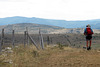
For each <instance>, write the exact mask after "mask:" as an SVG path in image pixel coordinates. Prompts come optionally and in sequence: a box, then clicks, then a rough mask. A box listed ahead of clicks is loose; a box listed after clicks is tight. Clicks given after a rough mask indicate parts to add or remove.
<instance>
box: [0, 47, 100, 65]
mask: <svg viewBox="0 0 100 67" xmlns="http://www.w3.org/2000/svg"><path fill="white" fill-rule="evenodd" d="M13 51H14V52H13V53H6V54H7V56H4V55H3V54H2V55H0V67H100V51H99V50H90V51H87V50H83V49H77V48H70V47H63V49H60V48H59V47H58V46H53V47H52V46H49V47H46V48H45V50H37V49H36V48H34V47H33V46H28V47H25V48H24V47H23V46H19V47H18V48H14V49H13ZM7 59H10V60H12V62H13V63H5V62H3V61H4V60H7Z"/></svg>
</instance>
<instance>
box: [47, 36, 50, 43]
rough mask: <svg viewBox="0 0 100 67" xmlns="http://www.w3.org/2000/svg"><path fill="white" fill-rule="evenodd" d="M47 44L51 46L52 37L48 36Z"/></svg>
mask: <svg viewBox="0 0 100 67" xmlns="http://www.w3.org/2000/svg"><path fill="white" fill-rule="evenodd" d="M47 44H48V45H49V44H50V37H49V36H47Z"/></svg>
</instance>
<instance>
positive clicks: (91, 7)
mask: <svg viewBox="0 0 100 67" xmlns="http://www.w3.org/2000/svg"><path fill="white" fill-rule="evenodd" d="M99 3H100V0H0V18H3V17H12V16H25V17H38V18H47V19H60V20H90V19H100V8H99V6H100V4H99Z"/></svg>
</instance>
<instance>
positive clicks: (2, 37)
mask: <svg viewBox="0 0 100 67" xmlns="http://www.w3.org/2000/svg"><path fill="white" fill-rule="evenodd" d="M3 44H4V29H2V35H1V46H2V45H3Z"/></svg>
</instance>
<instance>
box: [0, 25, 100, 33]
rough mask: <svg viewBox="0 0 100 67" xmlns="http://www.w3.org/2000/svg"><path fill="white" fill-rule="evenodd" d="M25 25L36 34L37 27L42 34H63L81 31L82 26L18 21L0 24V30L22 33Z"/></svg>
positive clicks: (82, 29) (95, 31)
mask: <svg viewBox="0 0 100 67" xmlns="http://www.w3.org/2000/svg"><path fill="white" fill-rule="evenodd" d="M26 27H27V28H28V31H29V33H30V34H38V33H39V28H40V29H41V32H42V33H43V34H59V33H60V34H65V33H78V34H79V33H83V32H84V28H68V29H66V28H62V27H57V26H50V25H42V24H33V23H19V24H12V25H4V26H0V32H1V31H2V29H3V28H4V29H5V33H7V34H12V30H13V29H14V30H15V33H16V34H24V31H26ZM93 31H94V33H100V30H97V29H94V30H93Z"/></svg>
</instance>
